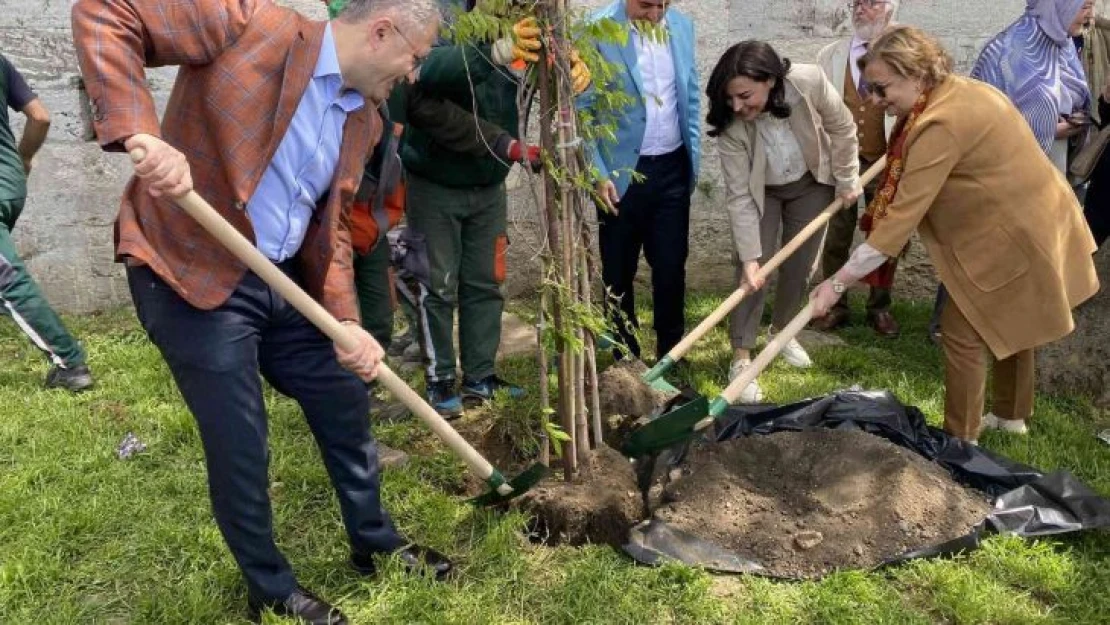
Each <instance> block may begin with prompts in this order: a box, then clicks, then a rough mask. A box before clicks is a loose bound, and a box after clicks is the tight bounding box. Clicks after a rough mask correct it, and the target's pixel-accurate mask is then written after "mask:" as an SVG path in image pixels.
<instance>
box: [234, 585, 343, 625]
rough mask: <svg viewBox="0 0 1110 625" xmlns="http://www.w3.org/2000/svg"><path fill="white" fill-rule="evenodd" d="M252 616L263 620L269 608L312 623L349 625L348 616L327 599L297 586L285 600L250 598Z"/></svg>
mask: <svg viewBox="0 0 1110 625" xmlns="http://www.w3.org/2000/svg"><path fill="white" fill-rule="evenodd" d="M248 605H249V606H250V612H251V618H252V619H253V620H254V622H255V623H261V622H262V610H264V609H266V608H269V609H271V610H273V612H274V614H276V615H278V616H291V617H293V618H298V619H300V620H302V621H304V622H306V623H309V624H310V625H347V617H346V616H344V615H343V613H342V612H340V611H339V608H336V607H333V606H332V605H331V604H330V603H328V602H327V601H324V600H323V599H321V598H319V597H317V596H316V595H314V594H312V593H310V592H308V591H307V590H305V589H304V588H301V587H300V586H297V588H296V589H295V590H294V591H293V594H291V595H289V596H288V597H286V598H285V600H284V601H259V600H255V599H253V598H252V599H250V601H249V602H248Z"/></svg>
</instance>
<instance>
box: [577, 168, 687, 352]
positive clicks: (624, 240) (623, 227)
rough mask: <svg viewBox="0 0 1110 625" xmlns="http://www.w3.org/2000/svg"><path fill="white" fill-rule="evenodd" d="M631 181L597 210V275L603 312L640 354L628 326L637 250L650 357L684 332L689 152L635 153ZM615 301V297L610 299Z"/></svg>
mask: <svg viewBox="0 0 1110 625" xmlns="http://www.w3.org/2000/svg"><path fill="white" fill-rule="evenodd" d="M636 172H637V173H639V174H640V175H642V176H643V179H642V180H640V181H638V182H637V181H633V182H632V184H631V185H629V187H628V190H627V191H626V192H625V194H624V197H622V198H621V201H620V203H619V204H617V209H618V213H617V214H616V215H612V214H610V213H608V212H606V211H604V210H601V209H599V210H598V218H597V221H598V229H597V237H598V248H599V251H600V252H601V280H602V282H603V283H604V284H605V288H606V289H608V291H609V293H610V294H611V295H612V299H610V298H608V297H607V298H606V303H607V304H608V311H609V317H610V320H611V322H612V323H613V325H614V326H615V327H616V329H617V333H618V334H619V338H620V339H621V342H622V343H624V345H625V346H627V347H628V349H629V350H630V351H631V352H632V353H631V355H632V356H633V357H635V358H639V357H640V344H639V342H638V341H637V340H636V336H635V333H634V328H638V327H639V326H640V322H639V320H638V319H637V318H636V294H635V280H636V270H637V269H638V268H639V264H640V251H641V250H643V252H644V258H645V259H646V260H647V263H648V266H649V267H651V290H652V298H653V299H652V301H653V303H654V309H655V319H654V324H653V325H654V328H655V336H656V348H655V352H656V357H657V358H662V357H663V356H664V355H666V353H667V352H669V351H671V348H672V347H674V346H675V345H677V344H678V342H679V341H680V340H681V339H682V335H683V334H684V332H685V325H686V316H685V311H684V307H685V306H686V257H687V256H688V255H689V252H690V243H689V236H690V178H691V176H692V175H693V174H692V173H691V171H690V157H689V156H688V155H687V153H686V149H685V148H684V147H683V148H679V149H677V150H675V151H674V152H671V153H670V154H664V155H661V156H641V157H640V159H639V161H638V162H637V163H636ZM613 300H615V301H613Z"/></svg>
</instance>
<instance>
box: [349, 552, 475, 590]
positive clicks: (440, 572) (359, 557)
mask: <svg viewBox="0 0 1110 625" xmlns="http://www.w3.org/2000/svg"><path fill="white" fill-rule="evenodd" d="M393 555H395V556H397V557H398V558H399V559H400V560H401V566H403V567H404V569H405V572H407V573H412V574H420V573H421V572H422V571H425V570H427V571H431V572H432V573H433V574H434V575H435V578H436V581H443V580H444V579H447V576H448V575H450V574H451V571H452V570H454V564H452V563H451V561H450V560H448V559H447V556H445V555H443V554H442V553H440V552H438V551H436V550H435V549H429V548H428V547H421V546H420V545H407V546H405V547H401V548H400V549H398V550H397V551H394V552H393ZM351 566H353V567H354V569H355V570H356V571H358V572H359V573H361V574H363V575H373V574H374V573H376V572H377V571H378V567H377V566H375V565H374V553H373V552H369V553H352V554H351Z"/></svg>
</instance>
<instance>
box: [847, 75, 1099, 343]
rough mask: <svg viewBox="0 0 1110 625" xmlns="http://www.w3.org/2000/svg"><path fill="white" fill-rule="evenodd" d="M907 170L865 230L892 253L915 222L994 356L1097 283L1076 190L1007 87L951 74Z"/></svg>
mask: <svg viewBox="0 0 1110 625" xmlns="http://www.w3.org/2000/svg"><path fill="white" fill-rule="evenodd" d="M904 166H905V173H903V175H902V179H901V181H900V183H899V186H898V192H897V193H896V194H895V196H894V201H893V202H892V203H891V205H890V206H889V207H888V211H887V214H886V216H885V217H881V218H877V219H876V221H875V228H874V230H873V231H872V232H871V235H870V236H869V237H868V239H867V242H868V243H870V244H871V245H872V246H873V247H874V248H875V249H877V250H879V251H880V252H882V253H884V254H886V255H888V256H895V255H897V254H898V253H900V252H901V251H902V248H903V246H905V244H906V242H907V241H909V238H910V235H911V234H912V233H913V231H914V230H915V229H916V230H917V231H918V232H919V233H920V235H921V240H922V242H923V243H924V244H925V248H926V249H927V250H928V252H929V257H930V259H931V260H932V262H933V266H934V267H936V270H937V273H938V274H940V278H941V281H943V282H944V286H945V287H947V289H948V294H949V296H950V297H951V298H952V300H953V301H954V302H955V303H956V305H957V306H959V307H960V311H961V312H962V313H963V314H964V316H965V317H967V320H968V321H969V322H970V323H971V326H972V327H973V328H975V331H976V332H977V333H978V334H979V336H981V337H982V338H983V341H984V342H985V343H986V344H987V346H988V347H989V348H990V350H991V353H993V354H994V356H995V358H999V359H1001V358H1006V357H1008V356H1011V355H1013V354H1015V353H1017V352H1019V351H1022V350H1026V349H1030V348H1033V347H1036V346H1038V345H1043V344H1045V343H1049V342H1052V341H1055V340H1057V339H1059V338H1061V337H1063V336H1065V335H1067V334H1068V333H1069V332H1071V331H1072V329H1073V328H1074V327H1075V325H1074V322H1073V320H1072V316H1071V310H1072V309H1073V308H1075V307H1076V306H1078V305H1079V304H1080V303H1082V302H1083V301H1084V300H1086V299H1087V298H1089V297H1091V296H1092V295H1094V294H1095V292H1096V291H1098V278H1097V277H1096V276H1095V267H1094V262H1093V261H1092V259H1091V254H1093V253H1094V251H1095V242H1094V239H1093V238H1092V237H1091V231H1090V230H1089V229H1088V228H1087V224H1086V222H1085V221H1084V219H1083V213H1082V210H1081V209H1080V207H1079V202H1078V201H1077V200H1076V198H1075V194H1074V193H1073V192H1072V190H1071V187H1070V186H1069V185H1068V183H1067V181H1065V180H1064V177H1063V176H1062V175H1061V174H1060V172H1059V171H1058V170H1057V169H1056V168H1055V167H1054V166H1053V165H1052V162H1051V161H1049V160H1048V157H1047V156H1045V153H1044V151H1043V150H1041V148H1040V145H1039V144H1038V143H1037V140H1036V139H1035V138H1034V137H1033V131H1032V130H1030V129H1029V124H1028V123H1026V122H1025V118H1024V117H1022V116H1021V113H1019V112H1018V110H1017V109H1016V108H1014V105H1013V104H1011V103H1010V100H1009V98H1007V97H1006V96H1005V95H1003V94H1002V93H1001V92H1000V91H998V90H997V89H995V88H994V87H991V86H990V85H987V84H985V83H981V82H979V81H976V80H972V79H969V78H964V77H961V76H951V77H949V78H947V79H945V81H944V82H942V83H941V84H940V85H938V86H937V88H936V89H934V90H933V93H932V95H931V96H930V100H929V104H928V106H927V107H926V109H925V110H924V111H923V112H922V114H921V116H920V117H918V120H917V125H915V126H914V127H913V129H912V130H911V131H910V133H909V135H908V136H907V137H906V152H905V165H904Z"/></svg>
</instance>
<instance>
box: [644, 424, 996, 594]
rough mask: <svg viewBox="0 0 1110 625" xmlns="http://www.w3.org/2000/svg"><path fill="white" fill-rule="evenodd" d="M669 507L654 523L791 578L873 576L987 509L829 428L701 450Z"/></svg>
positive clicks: (959, 530) (908, 457)
mask: <svg viewBox="0 0 1110 625" xmlns="http://www.w3.org/2000/svg"><path fill="white" fill-rule="evenodd" d="M664 500H665V501H667V502H668V503H666V504H665V505H663V506H662V507H661V508H659V509H658V510H656V512H655V516H656V517H658V518H660V519H662V520H664V521H666V522H667V523H668V524H669V525H671V526H673V527H674V528H676V529H681V530H684V531H687V532H690V533H692V534H695V535H697V536H699V537H702V538H703V539H705V540H709V541H713V542H715V543H717V544H718V545H720V546H722V547H725V548H727V549H730V550H732V551H734V552H735V553H737V554H739V555H741V556H743V557H746V558H749V559H752V560H755V561H756V562H759V563H760V564H762V565H763V566H764V567H766V568H767V569H768V571H769V572H770V573H771V574H774V575H780V576H786V577H811V576H820V575H823V574H825V573H828V572H830V571H832V570H834V569H838V568H870V567H872V566H875V565H877V564H879V563H881V562H883V561H884V560H887V559H889V558H893V557H896V556H898V555H901V554H903V553H905V552H907V551H910V550H913V549H918V548H922V547H927V546H931V545H935V544H938V543H942V542H945V541H947V540H949V539H952V538H956V537H958V536H962V535H964V534H966V533H967V532H968V531H969V530H970V529H971V528H972V527H973V526H974V525H975V524H977V523H978V522H979V521H981V520H982V519H983V517H984V516H985V515H986V513H987V512H988V511H989V509H990V504H989V502H988V501H987V500H986V499H985V498H984V497H983V496H982V495H981V494H978V493H976V492H975V491H972V490H969V489H967V488H964V487H963V486H961V485H959V484H957V483H956V482H954V481H953V480H952V479H951V477H949V475H948V473H947V472H946V471H945V470H944V469H943V468H941V467H939V466H937V465H936V464H934V463H932V462H929V461H928V460H926V459H925V458H923V457H921V456H919V455H917V454H915V453H914V452H912V451H909V450H906V449H902V448H901V447H898V446H896V445H894V444H892V443H889V442H887V441H886V440H884V439H881V438H879V437H877V436H873V435H871V434H867V433H865V432H860V431H840V430H827V429H815V430H808V431H804V432H779V433H775V434H769V435H766V436H753V437H748V438H742V439H737V440H733V441H728V442H725V443H718V444H713V445H707V446H705V447H700V448H695V449H694V450H692V452H691V455H690V459H689V461H688V464H687V465H686V466H685V467H684V469H683V472H682V475H681V477H678V479H676V480H674V481H672V482H671V483H670V484H669V485H668V486H667V488H666V491H665V493H664Z"/></svg>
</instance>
